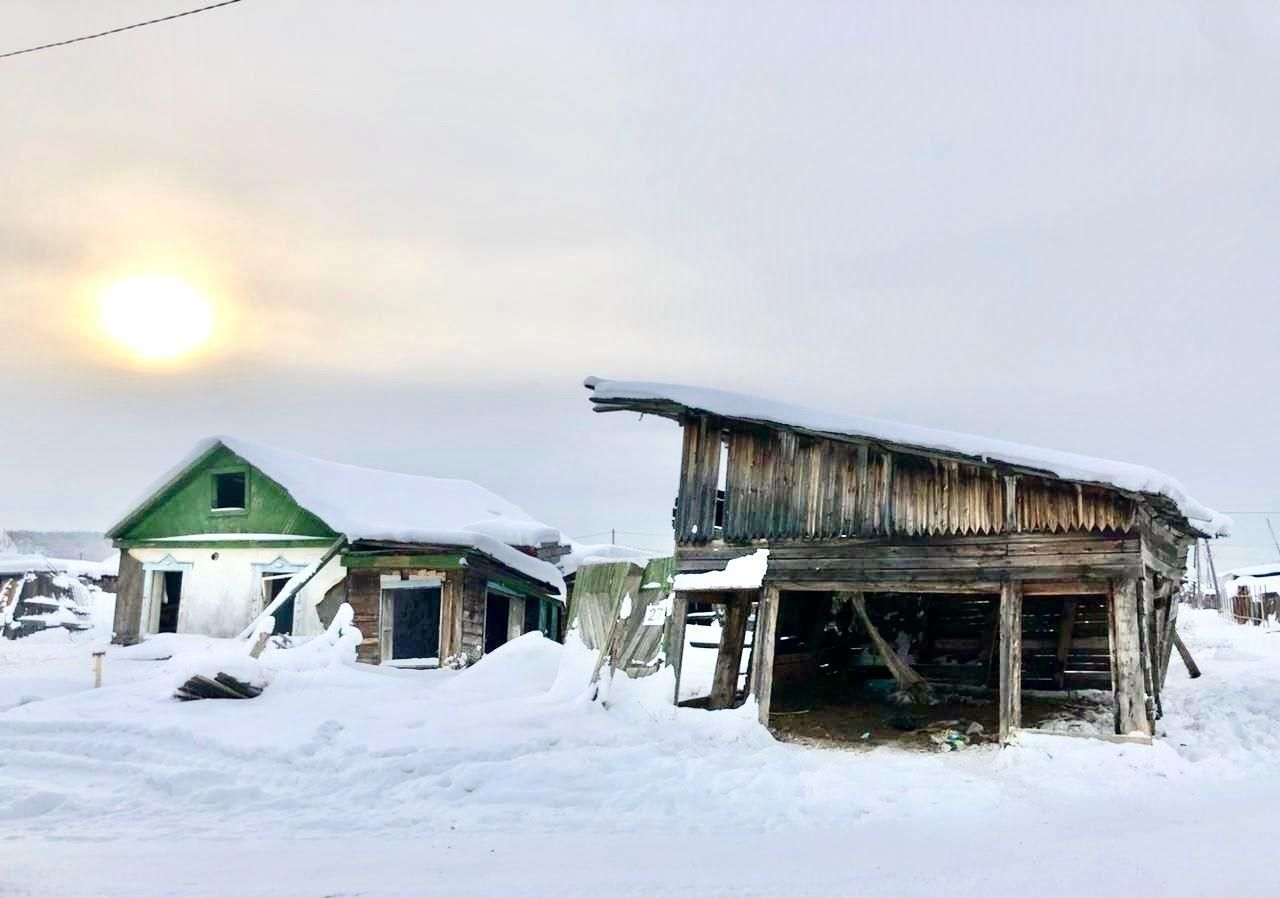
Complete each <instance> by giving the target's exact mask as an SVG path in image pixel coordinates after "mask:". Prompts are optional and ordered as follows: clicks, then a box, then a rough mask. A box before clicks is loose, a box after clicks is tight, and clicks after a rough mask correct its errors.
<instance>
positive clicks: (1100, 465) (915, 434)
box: [584, 377, 1231, 537]
mask: <svg viewBox="0 0 1280 898" xmlns="http://www.w3.org/2000/svg"><path fill="white" fill-rule="evenodd" d="M584 385H585V386H586V387H587V388H588V389H590V390H591V391H592V395H591V401H592V402H593V403H596V408H597V411H606V410H609V408H610V405H611V404H613V405H615V406H623V407H625V405H626V403H627V402H655V403H666V404H670V405H673V406H678V407H680V408H683V409H686V410H689V411H698V412H706V413H709V414H712V415H718V416H720V417H724V418H738V419H742V420H749V421H760V422H763V423H767V424H775V425H780V426H784V427H794V428H798V429H801V430H805V431H810V432H812V433H815V434H829V435H832V436H839V437H855V438H862V439H867V440H874V441H876V442H880V443H886V444H891V445H895V446H899V447H902V448H903V449H906V450H910V449H918V450H928V451H934V452H944V453H950V454H953V455H960V456H965V457H968V458H972V459H974V460H976V461H981V462H994V463H1001V464H1006V465H1011V466H1015V467H1021V468H1029V469H1033V470H1037V471H1044V472H1047V473H1049V474H1052V475H1053V476H1056V477H1060V478H1062V479H1063V480H1073V481H1081V482H1085V483H1097V484H1102V485H1104V486H1110V487H1114V488H1117V489H1122V490H1126V491H1129V492H1134V493H1150V494H1153V495H1159V496H1165V497H1166V498H1168V499H1169V500H1171V501H1172V502H1173V503H1174V504H1175V505H1176V506H1177V507H1178V510H1179V511H1180V512H1181V513H1182V515H1183V516H1184V517H1185V518H1186V519H1187V521H1188V523H1189V524H1190V525H1191V526H1192V527H1193V528H1195V529H1196V530H1198V531H1199V532H1200V533H1202V534H1203V535H1205V536H1210V537H1215V536H1226V535H1228V534H1229V533H1230V530H1231V519H1230V518H1228V517H1227V516H1226V515H1223V514H1219V513H1218V512H1216V511H1214V510H1213V509H1212V508H1209V507H1207V506H1205V505H1201V504H1200V503H1199V502H1197V501H1196V500H1195V499H1193V498H1192V497H1191V496H1190V495H1189V494H1188V493H1187V491H1186V489H1185V488H1184V487H1183V486H1182V484H1181V483H1179V482H1178V481H1177V480H1175V479H1174V478H1172V477H1170V476H1169V475H1167V474H1162V473H1161V472H1159V471H1156V470H1153V469H1151V468H1145V467H1142V466H1140V465H1134V464H1129V463H1127V462H1118V461H1108V460H1107V459H1103V458H1093V457H1091V456H1087V455H1075V454H1073V453H1070V452H1060V451H1058V450H1055V449H1039V448H1036V447H1035V446H1025V445H1022V444H1020V443H1011V442H1008V441H1006V440H999V439H993V438H990V437H980V436H973V435H971V434H965V433H955V432H952V431H946V430H934V429H932V428H929V427H918V426H916V425H913V424H899V423H897V422H894V421H884V420H881V419H878V418H864V417H859V416H857V415H845V414H841V413H839V412H826V411H820V410H817V409H811V408H806V407H804V406H799V405H789V404H787V403H784V402H778V401H776V400H772V399H763V398H760V397H756V396H748V395H745V394H742V393H730V392H725V391H723V390H710V389H705V388H702V387H692V386H683V385H680V384H663V383H646V382H641V381H624V380H605V379H603V378H598V377H588V378H587V379H586V380H585V381H584Z"/></svg>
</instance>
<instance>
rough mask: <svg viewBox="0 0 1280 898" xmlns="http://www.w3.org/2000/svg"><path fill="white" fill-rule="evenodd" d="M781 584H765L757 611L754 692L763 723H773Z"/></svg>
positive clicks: (752, 685)
mask: <svg viewBox="0 0 1280 898" xmlns="http://www.w3.org/2000/svg"><path fill="white" fill-rule="evenodd" d="M780 598H781V597H780V595H779V593H778V587H776V586H765V588H764V593H763V594H762V595H761V598H760V606H759V608H758V609H757V610H756V632H755V636H754V637H753V641H752V645H751V652H752V654H753V656H754V659H753V662H752V668H751V672H752V677H751V684H750V685H751V694H752V695H754V696H755V699H756V705H757V707H758V708H759V710H760V723H761V724H763V725H764V726H766V727H767V726H768V725H769V703H770V701H771V699H772V698H773V647H774V641H775V639H776V637H777V633H778V602H779V599H780Z"/></svg>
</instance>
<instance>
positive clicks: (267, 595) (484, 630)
mask: <svg viewBox="0 0 1280 898" xmlns="http://www.w3.org/2000/svg"><path fill="white" fill-rule="evenodd" d="M108 536H109V537H110V538H111V539H112V540H113V542H114V543H115V545H116V546H117V547H119V548H120V550H121V563H120V580H119V586H118V593H117V602H116V618H115V640H116V641H117V642H121V643H131V642H136V641H138V640H140V639H143V638H146V637H147V636H148V635H150V634H154V633H197V634H203V635H207V636H220V637H229V636H235V635H236V634H238V633H240V632H242V631H243V630H245V628H246V627H248V626H250V625H252V624H253V623H254V622H255V621H256V620H259V619H260V618H262V617H263V615H264V611H270V612H271V614H272V616H273V617H274V619H275V632H277V633H290V634H294V635H296V636H310V635H314V634H315V633H318V632H320V631H321V630H323V628H324V627H325V626H327V624H328V622H329V621H330V620H331V619H332V616H333V614H334V612H335V611H336V610H337V608H338V607H339V606H340V605H341V604H342V603H343V602H348V603H350V604H351V606H352V608H353V609H354V611H355V623H356V626H358V627H359V628H360V630H361V632H362V634H363V636H364V640H363V642H362V643H361V646H360V658H361V660H364V661H369V662H374V663H378V662H384V661H385V662H401V663H408V664H418V665H424V666H428V665H431V664H433V663H440V662H442V661H444V662H456V661H459V660H462V661H466V660H474V659H475V658H477V657H479V656H480V655H481V654H483V653H484V652H486V651H492V650H493V649H494V648H496V647H497V646H499V645H501V644H502V643H504V642H506V641H507V640H508V639H509V638H512V637H513V636H517V635H520V634H521V633H525V632H528V631H531V630H541V631H542V632H543V633H545V634H546V635H548V636H551V637H556V636H557V635H558V633H559V629H560V617H561V609H562V607H563V602H564V581H563V579H562V577H561V575H560V571H559V569H558V568H557V566H556V564H555V562H556V561H557V560H558V558H559V557H560V555H561V554H562V553H563V552H564V551H565V547H564V546H562V538H561V535H560V533H559V531H557V530H556V529H555V528H552V527H548V526H546V525H544V524H540V523H538V522H537V521H535V520H534V519H533V518H531V517H530V516H529V515H528V514H527V513H526V512H524V511H523V510H522V509H520V508H519V507H518V506H516V505H514V504H513V503H511V502H509V501H507V500H506V499H503V498H502V497H500V496H497V495H496V494H494V493H492V492H490V491H489V490H487V489H485V488H483V487H481V486H479V485H477V484H475V483H472V482H470V481H466V480H457V479H447V478H438V477H426V476H421V475H415V474H400V473H394V472H390V471H379V470H374V469H370V468H362V467H358V466H355V465H348V464H341V463H337V462H330V461H323V460H320V459H316V458H310V457H308V456H304V455H300V454H297V453H294V452H290V451H286V450H282V449H276V448H272V447H268V446H261V445H256V444H253V443H250V442H247V441H244V440H239V439H234V438H230V437H217V438H212V439H209V440H205V441H202V442H201V443H200V444H199V445H197V446H196V447H195V449H194V450H193V451H192V452H191V453H190V454H189V455H188V456H187V457H186V458H185V459H183V460H182V461H181V462H180V463H179V464H178V465H176V466H175V467H174V468H173V469H172V470H170V471H169V472H167V473H166V474H165V475H164V476H163V477H161V478H160V479H159V481H158V482H157V483H156V484H155V485H153V486H152V487H151V488H150V489H149V490H148V491H147V492H146V494H145V496H144V497H143V499H142V500H141V501H139V502H138V503H137V504H136V505H135V506H134V507H133V508H132V509H131V510H130V511H129V512H128V513H127V514H126V515H125V516H124V517H123V518H122V519H121V520H120V521H119V523H117V524H116V525H115V526H113V527H112V528H111V529H110V530H109V531H108ZM273 605H275V606H276V607H274V608H273V607H272V606H273Z"/></svg>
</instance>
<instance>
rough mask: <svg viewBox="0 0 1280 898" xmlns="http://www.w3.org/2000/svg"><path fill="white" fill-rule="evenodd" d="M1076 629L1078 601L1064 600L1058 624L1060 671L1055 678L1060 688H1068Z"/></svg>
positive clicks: (1055, 674) (1068, 598)
mask: <svg viewBox="0 0 1280 898" xmlns="http://www.w3.org/2000/svg"><path fill="white" fill-rule="evenodd" d="M1075 628H1076V599H1074V598H1071V597H1067V598H1065V599H1063V600H1062V618H1061V620H1060V621H1059V622H1058V669H1057V671H1056V672H1055V673H1054V678H1055V679H1056V680H1057V681H1058V688H1059V689H1065V688H1066V678H1067V664H1068V663H1069V662H1070V661H1071V637H1072V635H1073V634H1074V632H1075Z"/></svg>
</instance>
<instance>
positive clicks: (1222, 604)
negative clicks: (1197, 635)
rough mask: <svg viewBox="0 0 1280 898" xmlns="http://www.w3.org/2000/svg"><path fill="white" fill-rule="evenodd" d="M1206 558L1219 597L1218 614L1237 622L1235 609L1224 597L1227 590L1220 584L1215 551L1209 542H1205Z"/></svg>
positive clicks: (1214, 588) (1214, 589)
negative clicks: (1214, 556)
mask: <svg viewBox="0 0 1280 898" xmlns="http://www.w3.org/2000/svg"><path fill="white" fill-rule="evenodd" d="M1204 557H1205V558H1206V559H1208V561H1209V576H1210V577H1212V578H1213V591H1214V592H1215V593H1217V595H1218V613H1219V614H1222V615H1224V616H1228V615H1229V616H1230V617H1231V620H1232V621H1235V608H1234V607H1233V606H1232V605H1231V604H1229V600H1228V598H1227V597H1226V596H1225V595H1223V593H1224V592H1226V589H1225V588H1224V587H1223V585H1222V584H1221V583H1220V582H1218V568H1217V565H1215V564H1214V563H1213V549H1210V548H1209V540H1207V539H1206V540H1205V541H1204Z"/></svg>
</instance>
